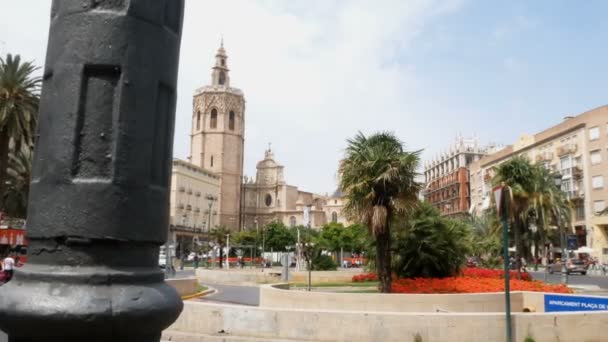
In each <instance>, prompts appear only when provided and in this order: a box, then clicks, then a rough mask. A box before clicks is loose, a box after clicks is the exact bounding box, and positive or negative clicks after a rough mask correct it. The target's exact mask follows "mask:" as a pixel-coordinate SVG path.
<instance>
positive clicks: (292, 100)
mask: <svg viewBox="0 0 608 342" xmlns="http://www.w3.org/2000/svg"><path fill="white" fill-rule="evenodd" d="M49 4H50V2H49V1H41V0H38V1H36V0H30V1H11V2H10V5H7V4H6V3H5V4H4V6H3V9H7V7H8V8H9V9H8V10H3V11H2V12H1V13H2V14H0V32H1V34H0V41H5V42H6V43H5V44H4V45H3V44H2V42H0V52H1V53H4V52H5V51H2V49H4V50H9V51H12V52H15V53H21V54H23V55H25V56H29V57H30V59H31V58H35V59H37V60H42V58H43V57H44V49H45V46H46V38H47V37H46V36H47V34H48V13H49ZM460 5H461V1H460V0H452V1H450V0H446V1H439V0H429V1H423V0H411V1H404V0H386V1H372V0H369V1H362V0H361V1H355V0H353V1H325V0H317V1H297V2H295V1H279V0H265V1H245V0H241V1H238V0H234V1H194V0H188V1H186V15H185V20H184V34H183V41H182V50H181V59H180V74H179V85H178V92H179V93H178V95H179V98H178V107H177V122H176V132H175V147H174V154H175V156H176V157H181V158H184V157H185V156H187V155H188V154H189V146H190V144H189V136H188V134H189V132H190V117H191V105H192V94H193V91H194V89H196V88H197V87H200V86H202V85H205V84H207V83H208V82H209V79H210V72H211V69H210V68H211V66H212V65H213V62H214V54H215V51H216V49H217V47H218V45H219V40H220V37H221V36H222V35H223V36H224V41H225V47H226V50H227V53H228V55H229V60H228V63H229V67H230V68H231V82H232V85H233V86H236V87H239V88H241V89H242V90H243V91H244V92H245V96H246V100H247V110H246V118H247V122H246V142H245V144H246V147H245V149H246V151H245V153H246V155H245V168H246V173H247V174H249V175H253V174H254V173H255V163H256V162H257V161H258V160H259V159H260V158H261V157H262V156H263V151H264V149H265V148H266V146H267V143H268V142H272V143H273V149H274V150H275V155H276V157H277V160H278V161H279V162H280V163H282V164H284V165H285V166H286V176H287V180H288V181H289V182H290V183H291V184H294V185H298V186H300V188H302V189H305V190H310V191H317V192H331V191H332V190H333V188H334V186H335V178H334V177H335V172H336V168H337V163H338V160H339V159H340V158H341V156H342V150H343V148H344V147H345V144H346V143H345V139H346V138H347V137H351V136H353V135H354V134H355V133H356V132H357V131H358V130H362V131H363V132H367V133H370V132H373V131H378V130H391V131H395V132H396V133H397V134H398V135H399V136H400V137H401V138H402V139H403V140H404V141H406V142H407V143H409V144H408V145H409V146H410V147H411V148H422V147H426V146H424V145H421V144H425V142H426V144H427V145H429V144H434V143H433V142H430V141H431V140H433V139H434V140H439V144H440V145H441V144H442V143H444V142H449V141H451V139H452V137H453V134H454V133H453V132H451V131H450V130H449V128H445V127H443V128H442V127H437V126H438V125H437V124H438V123H439V122H438V121H437V119H436V118H438V117H441V115H443V110H442V109H441V106H440V105H437V104H433V103H432V102H433V101H434V99H433V94H430V93H426V92H425V91H424V90H421V89H420V88H419V87H418V81H417V76H416V68H415V65H410V64H408V63H404V62H403V61H402V60H400V58H399V56H400V55H402V53H403V52H404V51H407V50H408V49H415V48H416V47H414V46H412V41H413V38H414V37H417V36H418V35H420V34H421V33H422V32H424V30H425V28H426V27H428V25H430V24H432V22H433V20H435V19H437V18H438V17H440V16H441V15H445V14H446V13H450V12H452V11H454V10H456V9H457V8H459V7H460ZM429 102H430V104H429ZM437 113H439V114H437ZM439 126H440V125H439ZM431 129H432V131H431ZM446 132H450V133H449V137H445V136H443V134H446ZM416 144H417V145H416Z"/></svg>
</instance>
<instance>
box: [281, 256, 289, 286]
mask: <svg viewBox="0 0 608 342" xmlns="http://www.w3.org/2000/svg"><path fill="white" fill-rule="evenodd" d="M281 259H283V260H282V263H283V272H281V280H282V281H284V282H288V281H289V253H287V254H283V257H282V258H281Z"/></svg>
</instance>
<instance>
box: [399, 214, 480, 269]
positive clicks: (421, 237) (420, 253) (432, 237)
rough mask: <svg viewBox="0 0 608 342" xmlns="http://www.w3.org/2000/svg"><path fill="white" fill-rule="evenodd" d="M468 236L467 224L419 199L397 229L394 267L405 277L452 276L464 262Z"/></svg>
mask: <svg viewBox="0 0 608 342" xmlns="http://www.w3.org/2000/svg"><path fill="white" fill-rule="evenodd" d="M470 240H471V235H470V229H469V227H468V226H467V225H466V224H464V223H463V222H461V221H457V220H452V219H449V218H445V217H441V216H440V215H439V212H438V211H437V210H436V209H435V208H433V207H432V206H431V205H430V204H428V203H421V204H420V205H419V206H418V207H417V208H416V209H415V210H414V211H413V212H412V213H410V215H409V217H408V218H407V220H406V221H405V223H404V227H403V229H401V230H400V231H399V233H398V237H397V239H396V241H397V242H396V246H395V247H396V253H395V254H396V255H395V263H394V265H395V269H394V271H395V272H396V273H397V275H398V276H400V277H405V278H411V277H425V278H429V277H437V278H443V277H450V276H454V275H456V274H458V273H459V272H460V270H461V268H462V267H463V266H464V264H465V261H466V255H467V254H468V253H469V250H470Z"/></svg>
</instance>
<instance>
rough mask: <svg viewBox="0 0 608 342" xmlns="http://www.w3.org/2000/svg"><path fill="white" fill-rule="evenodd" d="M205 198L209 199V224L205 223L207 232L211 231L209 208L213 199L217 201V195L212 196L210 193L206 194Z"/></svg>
mask: <svg viewBox="0 0 608 342" xmlns="http://www.w3.org/2000/svg"><path fill="white" fill-rule="evenodd" d="M205 198H206V199H207V201H209V218H208V219H209V221H208V222H209V224H208V225H207V233H209V232H210V231H211V208H212V207H213V201H217V197H214V196H213V195H211V194H207V196H205Z"/></svg>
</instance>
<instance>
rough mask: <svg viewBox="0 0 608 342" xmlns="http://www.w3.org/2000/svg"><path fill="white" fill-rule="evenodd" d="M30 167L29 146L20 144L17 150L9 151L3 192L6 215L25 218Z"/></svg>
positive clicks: (30, 150) (30, 154)
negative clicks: (6, 176)
mask: <svg viewBox="0 0 608 342" xmlns="http://www.w3.org/2000/svg"><path fill="white" fill-rule="evenodd" d="M31 168H32V149H31V148H30V147H29V146H27V145H22V146H21V148H20V149H19V150H18V151H15V150H14V149H13V151H11V153H10V154H9V158H8V169H7V175H8V178H7V181H6V185H7V188H6V191H5V193H4V203H5V205H4V211H5V212H6V214H7V215H8V216H11V217H18V218H25V217H26V215H27V197H28V193H29V188H30V173H31Z"/></svg>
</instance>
